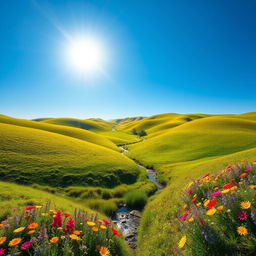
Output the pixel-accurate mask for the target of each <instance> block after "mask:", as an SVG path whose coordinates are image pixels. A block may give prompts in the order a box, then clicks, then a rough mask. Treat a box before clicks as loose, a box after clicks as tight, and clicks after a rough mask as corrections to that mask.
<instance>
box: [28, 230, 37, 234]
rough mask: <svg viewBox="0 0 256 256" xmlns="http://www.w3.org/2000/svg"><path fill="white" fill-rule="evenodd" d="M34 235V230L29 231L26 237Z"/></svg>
mask: <svg viewBox="0 0 256 256" xmlns="http://www.w3.org/2000/svg"><path fill="white" fill-rule="evenodd" d="M34 233H35V230H29V231H28V233H27V234H28V235H32V234H34Z"/></svg>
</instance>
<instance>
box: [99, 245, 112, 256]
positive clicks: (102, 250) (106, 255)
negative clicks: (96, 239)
mask: <svg viewBox="0 0 256 256" xmlns="http://www.w3.org/2000/svg"><path fill="white" fill-rule="evenodd" d="M99 253H100V255H101V256H110V251H109V249H108V248H106V247H103V246H101V247H100V251H99Z"/></svg>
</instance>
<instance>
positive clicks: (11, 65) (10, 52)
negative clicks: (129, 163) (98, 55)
mask: <svg viewBox="0 0 256 256" xmlns="http://www.w3.org/2000/svg"><path fill="white" fill-rule="evenodd" d="M255 13H256V1H254V0H246V1H244V0H240V1H237V0H224V1H223V0H215V1H206V0H201V1H200V0H193V1H191V0H145V1H143V0H140V1H138V0H129V1H123V0H88V1H85V0H83V1H82V0H76V1H74V0H73V1H71V0H51V1H50V0H44V1H39V0H37V1H36V0H22V1H21V0H8V1H1V8H0V16H1V22H0V56H1V57H0V97H1V98H0V113H2V114H6V115H11V116H14V117H21V118H22V117H23V118H34V117H68V116H69V117H78V118H88V117H102V118H105V119H110V118H118V117H125V116H137V115H152V114H157V113H164V112H178V113H195V112H197V113H198V112H201V113H242V112H248V111H255V110H256V109H255V106H256V29H255V27H256V18H255ZM81 34H90V36H93V37H94V38H97V40H98V41H99V42H100V43H101V44H102V45H103V46H104V55H105V59H104V63H103V69H104V73H102V72H98V73H94V74H92V75H90V76H89V77H85V76H83V77H81V76H79V75H78V74H77V73H75V72H73V71H72V70H69V69H68V68H67V65H66V63H65V61H64V58H63V56H65V54H66V53H65V47H63V45H65V43H66V41H67V37H66V36H67V35H68V36H71V37H72V36H74V35H81Z"/></svg>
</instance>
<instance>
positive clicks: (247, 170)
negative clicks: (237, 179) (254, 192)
mask: <svg viewBox="0 0 256 256" xmlns="http://www.w3.org/2000/svg"><path fill="white" fill-rule="evenodd" d="M251 170H252V168H248V169H246V170H244V171H245V172H250V171H251Z"/></svg>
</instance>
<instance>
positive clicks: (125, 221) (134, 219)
mask: <svg viewBox="0 0 256 256" xmlns="http://www.w3.org/2000/svg"><path fill="white" fill-rule="evenodd" d="M120 148H121V149H122V154H125V153H127V152H128V150H127V149H125V148H123V147H120ZM135 162H136V164H137V165H138V166H139V167H141V168H144V169H146V171H147V173H148V179H149V180H151V181H153V182H154V183H155V184H156V186H157V190H160V189H162V188H163V185H162V184H161V183H160V182H159V181H158V180H157V174H156V172H155V171H154V170H153V169H148V168H146V167H145V166H143V165H141V164H139V163H138V162H137V161H135ZM140 217H141V212H139V211H137V210H132V209H128V208H127V207H125V206H122V207H120V208H119V209H118V210H117V212H116V215H115V216H114V217H113V218H112V221H113V222H115V223H116V225H117V227H118V228H119V229H120V230H121V231H122V234H123V236H124V238H125V240H126V242H127V243H128V245H129V246H130V247H131V248H132V249H136V246H137V228H138V226H139V223H140Z"/></svg>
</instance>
